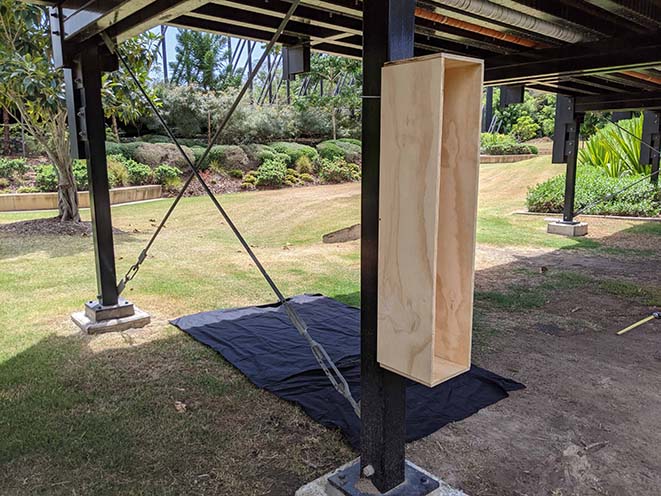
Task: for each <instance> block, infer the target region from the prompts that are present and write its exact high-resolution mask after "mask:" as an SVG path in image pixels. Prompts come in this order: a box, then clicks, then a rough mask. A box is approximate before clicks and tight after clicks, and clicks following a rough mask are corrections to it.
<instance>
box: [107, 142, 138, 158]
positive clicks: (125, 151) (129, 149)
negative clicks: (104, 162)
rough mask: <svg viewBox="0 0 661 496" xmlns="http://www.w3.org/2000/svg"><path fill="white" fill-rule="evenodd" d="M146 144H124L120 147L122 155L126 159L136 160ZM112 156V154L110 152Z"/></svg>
mask: <svg viewBox="0 0 661 496" xmlns="http://www.w3.org/2000/svg"><path fill="white" fill-rule="evenodd" d="M143 144H144V143H142V142H141V141H133V142H131V143H122V144H121V145H120V149H121V152H120V154H121V155H123V156H124V157H126V158H130V159H131V160H135V154H136V152H137V150H138V148H140V147H141V146H142V145H143ZM108 154H110V152H108Z"/></svg>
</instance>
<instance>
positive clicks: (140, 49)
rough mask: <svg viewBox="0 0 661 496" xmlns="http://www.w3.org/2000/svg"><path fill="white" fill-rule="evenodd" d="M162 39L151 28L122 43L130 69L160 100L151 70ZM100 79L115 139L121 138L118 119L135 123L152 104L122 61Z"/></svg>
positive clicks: (105, 106)
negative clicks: (151, 76) (154, 87)
mask: <svg viewBox="0 0 661 496" xmlns="http://www.w3.org/2000/svg"><path fill="white" fill-rule="evenodd" d="M160 41H161V36H160V35H157V34H155V33H152V32H149V31H148V32H146V33H143V34H140V35H138V36H136V37H135V38H132V39H130V40H127V41H125V42H124V43H122V53H123V54H124V56H125V57H126V59H127V61H128V63H129V65H130V66H131V69H132V70H133V72H134V73H135V75H136V76H137V78H138V80H139V81H140V84H141V86H142V87H143V88H145V89H146V90H147V92H148V94H149V96H150V98H151V99H152V100H153V101H155V102H156V103H157V104H159V103H160V102H159V99H158V96H157V94H156V92H155V91H154V89H153V85H151V84H150V83H151V78H150V76H149V74H150V71H151V68H152V66H153V65H154V63H155V62H156V60H157V57H158V50H159V42H160ZM101 82H102V83H101V84H102V86H101V94H102V96H103V110H104V112H105V114H106V117H107V118H109V119H110V121H111V123H112V130H113V134H114V136H115V140H116V141H117V142H119V126H118V124H117V121H118V120H119V121H120V122H122V124H135V123H136V122H137V121H138V119H139V118H140V116H142V115H143V114H145V113H148V112H149V106H148V105H147V103H146V102H145V99H144V98H142V95H140V93H139V90H138V87H137V85H136V84H135V82H134V81H133V79H132V78H131V76H130V75H129V74H128V72H127V71H126V69H124V67H123V66H122V65H121V64H120V68H119V70H118V71H115V72H111V73H106V74H103V76H102V79H101Z"/></svg>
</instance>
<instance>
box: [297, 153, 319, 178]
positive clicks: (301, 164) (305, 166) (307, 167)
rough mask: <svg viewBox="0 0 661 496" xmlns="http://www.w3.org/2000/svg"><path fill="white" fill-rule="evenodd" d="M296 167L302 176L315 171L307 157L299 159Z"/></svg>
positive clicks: (303, 156)
mask: <svg viewBox="0 0 661 496" xmlns="http://www.w3.org/2000/svg"><path fill="white" fill-rule="evenodd" d="M294 165H295V166H296V170H297V171H298V172H299V173H300V174H312V172H313V171H314V165H313V164H312V161H311V160H310V159H309V158H308V157H307V156H306V155H302V156H301V157H299V158H298V159H297V160H296V163H295V164H294Z"/></svg>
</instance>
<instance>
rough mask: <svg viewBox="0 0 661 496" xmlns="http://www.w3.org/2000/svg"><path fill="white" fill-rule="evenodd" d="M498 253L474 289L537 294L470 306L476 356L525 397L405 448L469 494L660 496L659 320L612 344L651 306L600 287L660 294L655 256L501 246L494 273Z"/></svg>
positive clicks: (514, 397) (512, 398)
mask: <svg viewBox="0 0 661 496" xmlns="http://www.w3.org/2000/svg"><path fill="white" fill-rule="evenodd" d="M497 251H498V249H493V250H489V260H488V261H487V263H484V262H482V263H480V262H479V261H478V266H480V265H481V266H482V267H484V268H482V269H481V270H478V272H477V276H476V289H477V291H478V292H479V291H484V290H485V288H488V290H489V291H500V292H502V294H504V295H506V296H510V297H511V294H512V291H514V290H513V288H516V290H517V291H524V292H525V291H526V290H528V291H533V292H536V293H539V294H540V295H541V296H542V298H541V300H540V303H539V304H538V305H537V306H536V307H534V308H526V307H524V306H521V307H520V308H513V307H512V306H510V307H503V308H497V304H498V303H499V301H500V300H497V299H493V300H490V301H481V300H480V299H479V298H478V299H477V302H476V312H475V313H476V331H475V333H476V344H477V346H475V348H474V356H473V359H474V362H475V363H477V364H479V365H481V366H483V367H486V368H488V369H490V370H493V371H494V372H497V373H500V374H503V375H506V376H509V377H512V378H513V379H515V380H517V381H521V382H523V383H524V384H526V386H527V389H526V390H525V391H522V392H517V393H513V394H512V395H511V396H510V398H508V399H506V400H504V401H502V402H500V403H498V404H496V405H494V406H492V407H489V408H486V409H484V410H482V411H480V412H479V413H478V414H476V415H474V416H472V417H470V418H468V419H466V420H465V421H462V422H460V423H456V424H452V425H450V426H447V427H446V428H444V429H441V430H440V431H438V432H436V433H434V434H433V435H431V436H429V437H428V438H426V439H423V440H420V441H418V442H416V443H413V444H412V445H409V447H408V455H409V456H410V457H411V458H412V459H413V461H414V462H416V463H418V464H420V465H421V466H423V467H425V468H426V469H429V470H431V471H432V472H433V473H436V474H438V475H439V476H441V477H443V478H444V479H446V480H447V481H448V482H449V483H451V484H453V485H455V486H457V487H459V488H461V489H463V490H464V491H466V492H467V493H468V494H471V495H473V496H477V495H489V496H501V495H502V496H505V495H507V496H512V495H550V496H579V495H581V496H582V495H592V494H594V495H613V496H615V495H628V494H631V495H633V494H636V495H649V496H652V495H658V494H659V488H660V487H661V451H660V450H659V449H658V446H659V445H660V444H661V434H660V431H659V429H658V419H659V417H660V415H661V395H660V394H659V390H658V381H659V377H660V376H661V323H659V322H658V321H654V322H652V323H650V324H648V325H646V326H645V327H642V328H640V329H637V330H636V331H633V332H632V333H630V334H627V335H625V336H617V335H616V334H615V333H616V331H617V330H619V329H622V328H623V327H625V326H627V325H629V324H631V323H633V322H635V321H637V320H638V319H640V318H641V317H642V316H645V315H648V314H649V312H651V311H652V310H653V309H654V308H653V307H651V306H650V305H649V302H647V301H646V299H645V296H644V294H643V295H641V296H639V295H638V293H637V292H635V291H632V292H630V294H613V293H611V292H609V291H608V287H607V286H606V285H605V284H604V282H612V281H622V282H623V284H624V287H625V288H629V287H631V286H630V285H629V284H630V283H631V282H632V281H643V283H641V284H643V285H653V287H654V288H655V289H658V285H659V282H658V272H655V271H653V270H650V267H654V266H658V263H659V260H658V259H651V258H642V257H625V256H622V255H620V256H615V255H614V256H610V255H603V254H601V255H597V254H594V255H593V254H589V253H587V252H584V251H578V250H558V251H553V252H547V253H544V252H542V251H538V252H537V253H534V252H531V251H530V250H525V251H524V250H521V253H518V251H517V250H512V249H508V250H503V251H504V253H503V259H504V261H505V262H504V263H503V264H501V265H497V264H495V263H494V262H495V259H496V258H497ZM485 266H486V267H485ZM539 267H545V268H546V270H544V271H540V270H538V268H539ZM522 288H523V289H522ZM513 301H515V302H516V301H517V300H513ZM511 302H512V298H510V299H507V298H504V299H503V300H502V304H509V305H512V303H511Z"/></svg>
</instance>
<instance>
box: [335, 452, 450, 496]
mask: <svg viewBox="0 0 661 496" xmlns="http://www.w3.org/2000/svg"><path fill="white" fill-rule="evenodd" d="M328 482H329V483H330V484H331V486H333V487H334V488H336V489H337V490H339V491H340V493H341V494H343V495H346V496H377V495H381V496H427V495H430V494H432V493H433V492H434V491H435V490H437V489H438V488H439V486H440V484H439V482H438V481H436V480H434V479H433V478H431V477H429V476H428V475H427V474H425V473H423V472H421V471H419V470H418V469H417V468H416V467H415V466H414V465H412V464H411V463H409V462H408V461H407V462H406V469H405V471H404V482H403V483H402V484H400V485H399V486H397V487H395V488H394V489H391V490H390V491H388V492H387V493H375V492H374V490H375V488H374V486H373V485H372V483H371V482H369V481H368V480H366V479H361V477H360V459H358V460H356V461H355V462H354V463H353V464H351V465H350V466H349V467H347V468H345V469H344V470H342V471H340V472H338V473H337V474H335V475H333V476H331V477H330V478H329V479H328Z"/></svg>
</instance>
